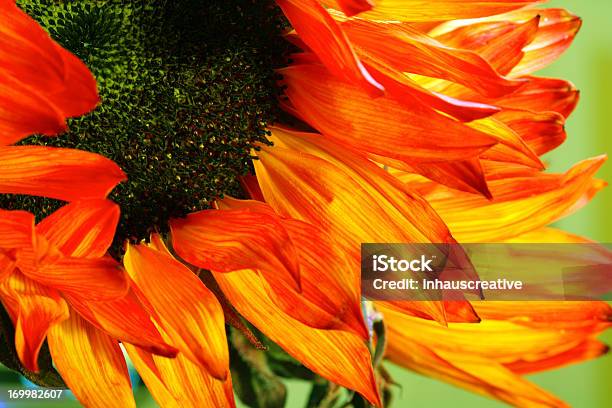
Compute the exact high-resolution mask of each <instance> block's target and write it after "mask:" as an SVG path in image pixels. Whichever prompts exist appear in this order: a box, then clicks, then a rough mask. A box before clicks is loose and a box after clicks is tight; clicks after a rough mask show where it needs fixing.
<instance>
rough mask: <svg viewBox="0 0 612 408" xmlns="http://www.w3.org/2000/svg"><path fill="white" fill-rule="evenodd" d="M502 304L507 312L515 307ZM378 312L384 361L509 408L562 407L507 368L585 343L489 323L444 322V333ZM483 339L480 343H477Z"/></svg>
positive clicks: (575, 336)
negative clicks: (384, 340)
mask: <svg viewBox="0 0 612 408" xmlns="http://www.w3.org/2000/svg"><path fill="white" fill-rule="evenodd" d="M507 303H509V306H510V307H511V306H512V305H513V304H515V303H519V302H507ZM527 303H531V302H526V304H527ZM381 311H382V312H383V314H384V319H385V322H386V323H387V339H388V343H387V357H388V358H389V359H391V361H393V362H395V363H397V364H400V365H402V366H404V367H407V368H410V369H412V370H414V371H417V372H419V373H421V374H425V375H429V376H432V377H436V378H440V379H442V380H444V381H448V382H450V383H453V384H455V385H458V386H461V387H464V388H467V389H469V390H471V391H474V392H477V393H480V394H484V395H487V396H489V397H492V398H497V399H500V400H502V401H505V402H507V403H509V404H512V405H516V406H534V407H536V406H537V407H551V408H552V407H555V408H557V407H565V406H566V405H565V404H564V403H563V402H562V401H560V400H558V399H557V398H555V397H554V396H552V395H550V394H548V393H547V392H546V391H544V390H542V389H540V388H538V387H537V386H535V385H533V384H531V383H529V382H528V381H526V380H524V379H522V378H521V377H520V376H518V375H517V374H515V373H513V372H512V371H511V367H512V366H513V364H517V362H522V361H526V360H529V359H539V358H544V359H546V358H550V357H551V356H555V355H561V354H563V353H566V352H567V351H568V350H572V349H574V348H576V347H580V344H581V342H582V341H583V339H584V338H585V336H584V334H583V333H582V332H571V333H568V332H564V331H560V330H536V329H532V328H528V327H524V326H519V325H515V324H513V323H509V322H504V321H495V320H490V321H487V320H485V321H483V322H481V323H476V324H474V323H450V324H449V327H448V328H446V327H443V326H440V325H437V324H435V323H433V322H429V321H427V320H423V319H419V318H414V317H411V316H406V315H403V314H401V313H398V312H396V311H394V310H392V309H388V308H381ZM483 337H486V338H487V342H486V343H483V342H482V341H479V339H482V338H483ZM508 339H512V341H508Z"/></svg>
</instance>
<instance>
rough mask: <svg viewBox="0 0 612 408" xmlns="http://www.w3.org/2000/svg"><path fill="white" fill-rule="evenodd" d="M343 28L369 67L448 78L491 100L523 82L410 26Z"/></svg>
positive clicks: (354, 23) (362, 23) (355, 24)
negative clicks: (502, 73) (377, 66)
mask: <svg viewBox="0 0 612 408" xmlns="http://www.w3.org/2000/svg"><path fill="white" fill-rule="evenodd" d="M342 29H343V30H344V31H345V32H346V33H347V36H348V37H349V38H350V40H351V43H353V44H354V46H355V49H356V51H357V54H358V55H359V56H360V58H362V59H363V60H364V62H365V63H368V64H369V63H370V62H373V63H378V64H379V65H380V64H382V65H386V66H389V67H390V68H392V69H394V70H396V71H398V72H407V73H411V74H418V75H423V76H427V77H433V78H440V79H445V80H448V81H452V82H455V83H458V84H461V85H464V86H466V87H468V88H471V89H474V90H475V91H477V92H479V93H481V94H483V95H486V96H490V97H499V96H502V95H505V94H508V93H511V92H512V91H514V90H516V89H518V88H519V87H520V86H521V83H522V81H520V80H516V79H514V80H512V79H507V78H504V77H503V76H501V75H500V74H499V73H498V72H497V71H496V70H495V69H494V68H493V67H492V66H491V65H490V64H489V63H488V62H487V61H486V60H485V59H484V58H483V57H481V56H480V55H478V54H477V53H475V52H472V51H469V50H463V49H458V48H452V47H448V46H446V45H444V44H442V43H441V42H439V41H437V40H435V39H434V38H431V37H428V36H427V35H425V34H423V33H422V32H420V31H418V30H417V29H415V28H413V27H412V26H411V25H408V24H400V23H397V22H377V21H367V20H363V19H351V20H348V21H346V22H343V23H342Z"/></svg>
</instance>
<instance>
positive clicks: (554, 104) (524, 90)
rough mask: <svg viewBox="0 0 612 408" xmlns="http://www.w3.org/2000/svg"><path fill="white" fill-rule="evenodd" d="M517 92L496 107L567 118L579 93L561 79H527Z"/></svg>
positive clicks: (497, 102)
mask: <svg viewBox="0 0 612 408" xmlns="http://www.w3.org/2000/svg"><path fill="white" fill-rule="evenodd" d="M524 79H527V83H526V84H525V85H524V86H522V87H521V88H520V89H519V90H518V91H516V92H514V93H512V94H510V95H507V96H504V97H503V98H501V99H498V100H496V101H489V103H495V104H497V105H498V106H503V107H507V108H514V109H522V110H529V111H534V112H544V111H553V112H557V113H559V114H561V115H563V116H564V117H566V118H567V117H568V116H569V115H570V113H572V112H573V110H574V108H575V107H576V105H577V104H578V99H579V92H578V90H576V87H575V86H574V85H573V84H572V83H571V82H567V81H564V80H562V79H553V78H539V77H527V78H524Z"/></svg>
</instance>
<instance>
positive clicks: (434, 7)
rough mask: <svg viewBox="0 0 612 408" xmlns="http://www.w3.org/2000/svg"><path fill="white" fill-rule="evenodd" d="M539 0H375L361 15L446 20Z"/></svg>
mask: <svg viewBox="0 0 612 408" xmlns="http://www.w3.org/2000/svg"><path fill="white" fill-rule="evenodd" d="M541 2H542V0H441V1H427V0H376V3H375V6H374V8H373V9H372V10H371V11H369V12H366V13H363V14H361V15H360V17H364V18H368V19H373V20H400V21H413V22H421V21H423V22H428V21H445V20H455V19H463V18H476V17H484V16H490V15H493V14H501V13H505V12H508V11H511V10H516V9H520V8H522V7H525V6H528V5H532V4H537V3H541Z"/></svg>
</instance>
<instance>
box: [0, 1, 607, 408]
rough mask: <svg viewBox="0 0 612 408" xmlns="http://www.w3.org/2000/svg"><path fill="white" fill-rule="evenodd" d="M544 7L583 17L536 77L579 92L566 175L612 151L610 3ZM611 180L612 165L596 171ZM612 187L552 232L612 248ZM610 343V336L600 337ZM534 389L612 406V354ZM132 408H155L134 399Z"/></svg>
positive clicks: (434, 395)
mask: <svg viewBox="0 0 612 408" xmlns="http://www.w3.org/2000/svg"><path fill="white" fill-rule="evenodd" d="M548 5H549V6H550V7H564V8H567V9H570V10H571V11H573V12H574V13H576V14H578V15H579V16H581V17H582V18H583V20H584V25H583V27H582V30H581V32H580V34H579V35H578V37H577V39H576V41H575V42H574V44H573V46H572V47H571V48H570V50H569V51H568V52H567V53H566V54H565V55H564V56H563V57H562V58H561V59H560V60H559V61H557V62H556V63H555V64H553V65H552V66H550V67H549V68H547V69H546V70H545V71H543V72H542V73H541V74H542V75H545V76H552V77H561V78H565V79H569V80H571V81H573V82H574V83H575V84H576V85H577V87H578V88H579V89H580V90H581V102H580V104H579V105H578V108H577V110H576V112H574V114H573V115H572V116H571V118H570V119H569V122H568V125H567V131H568V140H567V142H566V143H565V144H564V145H563V146H561V147H560V148H558V149H557V150H556V151H555V152H553V153H551V154H549V155H548V156H547V157H546V159H547V161H548V163H549V164H550V168H551V170H553V171H564V170H566V169H567V168H568V167H569V166H570V165H571V164H572V163H575V162H577V161H579V160H582V159H584V158H587V157H591V156H595V155H599V154H602V153H609V152H612V138H610V137H609V134H608V132H609V130H608V129H609V127H610V125H609V123H608V119H610V120H612V103H610V98H612V21H611V20H610V18H611V17H612V0H555V1H551V2H550V3H549V4H548ZM599 176H600V177H601V178H603V179H605V180H608V181H609V180H612V165H611V164H607V165H606V166H604V168H603V169H602V170H601V172H600V173H599ZM611 212H612V189H606V190H604V191H603V192H601V193H600V194H599V195H598V196H597V197H596V198H595V199H594V200H593V202H591V203H590V204H589V205H588V206H587V207H586V208H585V209H583V210H582V211H581V212H579V213H577V214H575V215H572V216H570V217H568V218H566V219H564V220H562V221H560V222H558V224H557V225H558V226H559V227H561V228H563V229H566V230H568V231H571V232H574V233H578V234H581V235H584V236H587V237H590V238H592V239H595V240H598V241H601V242H612V217H610V213H611ZM604 340H607V342H608V343H612V335H610V334H608V335H606V336H604ZM390 371H391V373H392V374H393V377H394V379H395V380H396V381H397V382H398V383H400V384H401V385H402V386H401V389H399V388H398V389H397V390H396V399H395V402H394V404H393V407H396V408H398V407H402V408H403V407H445V406H452V407H459V408H460V407H468V406H470V407H479V408H480V407H482V408H493V407H503V406H504V405H503V404H501V403H498V402H495V401H492V400H489V399H486V398H483V397H480V396H477V395H474V394H471V393H469V392H466V391H463V390H461V389H458V388H455V387H453V386H450V385H447V384H444V383H441V382H438V381H435V380H432V379H429V378H426V377H422V376H418V375H416V374H412V373H410V372H407V371H405V370H403V369H400V368H398V367H394V366H391V367H390ZM530 379H531V380H533V381H534V382H535V383H537V384H539V385H540V386H542V387H544V388H546V389H548V390H549V391H551V392H553V393H555V394H556V395H558V396H559V397H561V398H562V399H564V400H565V401H567V402H569V403H570V404H571V405H572V406H574V407H578V408H582V407H588V408H604V407H605V408H607V407H612V356H607V357H604V358H601V359H598V360H596V361H591V362H586V363H583V364H579V365H574V366H571V367H566V368H563V369H560V370H557V371H553V372H547V373H543V374H537V375H532V376H530ZM15 380H16V377H15V376H13V375H12V374H10V373H8V372H6V371H5V370H3V369H0V383H4V385H3V386H0V407H2V406H7V405H5V403H3V402H2V401H6V400H5V396H6V392H5V391H4V390H5V389H6V388H20V387H21V386H20V385H19V383H13V384H12V385H9V383H10V382H12V381H15ZM309 392H310V386H309V384H307V383H303V382H300V381H292V382H290V384H289V403H288V404H287V406H288V408H302V407H304V404H305V402H306V399H307V397H308V394H309ZM138 405H139V406H141V407H148V406H155V404H154V403H153V401H151V400H150V398H149V397H148V396H147V395H145V394H143V393H139V395H138ZM10 406H11V407H36V406H45V407H55V406H58V407H59V406H62V407H66V406H78V404H77V403H76V402H74V401H71V400H70V399H65V398H62V400H61V401H57V402H50V401H41V402H40V403H25V402H23V403H11V404H10Z"/></svg>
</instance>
